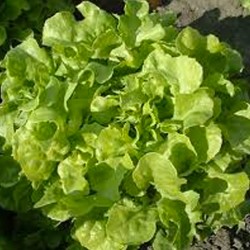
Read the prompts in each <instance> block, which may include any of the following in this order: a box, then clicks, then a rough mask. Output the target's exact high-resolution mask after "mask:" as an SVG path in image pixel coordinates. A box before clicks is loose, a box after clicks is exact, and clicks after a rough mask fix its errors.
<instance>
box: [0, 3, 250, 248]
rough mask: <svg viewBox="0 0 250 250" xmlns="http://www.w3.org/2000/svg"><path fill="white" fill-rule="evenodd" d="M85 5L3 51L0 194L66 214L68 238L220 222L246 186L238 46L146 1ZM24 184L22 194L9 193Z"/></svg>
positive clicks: (119, 242)
mask: <svg viewBox="0 0 250 250" xmlns="http://www.w3.org/2000/svg"><path fill="white" fill-rule="evenodd" d="M77 8H78V10H79V12H80V13H81V14H82V16H83V18H82V19H81V18H78V20H76V19H75V17H74V15H73V14H71V13H70V12H67V11H63V12H59V13H57V14H55V15H54V16H52V17H51V18H49V19H48V20H47V21H46V22H45V24H44V27H43V35H42V45H39V43H38V42H37V41H36V40H35V39H34V38H32V37H28V38H27V39H26V40H25V41H24V42H23V43H21V44H20V45H18V46H16V47H15V48H12V49H11V50H10V51H9V52H8V53H7V54H6V56H5V58H4V60H3V61H2V63H1V77H0V83H1V95H2V100H3V101H2V103H1V105H0V136H1V137H2V138H3V139H4V143H3V149H4V150H7V151H8V152H9V155H8V157H7V158H6V156H2V155H0V163H1V166H0V173H1V176H2V177H0V205H1V206H3V207H7V208H10V209H12V210H15V208H17V209H19V208H20V207H22V209H23V210H25V211H26V210H28V209H31V208H33V209H36V210H38V211H40V212H42V213H43V215H44V216H46V217H48V218H50V219H51V220H53V221H55V222H56V223H57V225H60V224H63V223H67V225H69V228H70V229H71V236H72V241H77V242H78V243H74V242H73V243H72V242H71V243H72V244H71V243H70V245H71V246H69V248H68V249H81V248H82V249H90V250H92V249H93V250H96V249H99V250H104V249H105V250H106V249H112V250H125V249H130V248H131V249H137V248H138V247H139V246H140V245H142V244H144V243H147V244H152V246H153V247H154V248H155V249H157V250H163V249H164V250H165V249H171V250H174V249H176V250H183V249H188V248H189V245H190V243H191V242H192V239H193V237H194V236H196V237H198V235H199V230H198V228H197V223H198V224H202V223H203V224H206V226H207V227H210V228H212V229H213V228H215V227H217V226H218V225H222V224H223V222H225V220H226V217H227V218H232V217H234V216H233V215H232V214H231V213H233V214H234V213H235V211H237V209H239V207H240V205H241V204H242V202H243V201H244V196H245V193H246V192H247V190H248V189H249V178H248V176H247V173H246V172H245V169H244V168H245V165H244V164H245V159H247V155H248V154H249V152H250V137H249V134H250V112H249V105H250V101H249V96H248V93H247V91H248V87H247V83H245V82H244V81H235V80H233V77H232V76H234V75H235V73H240V72H241V71H242V69H243V65H242V62H241V57H240V55H239V54H238V52H236V51H234V50H233V49H231V48H230V47H229V46H228V45H227V44H225V43H222V42H220V41H219V39H218V38H216V37H215V36H213V35H208V36H202V35H201V34H199V32H198V31H196V30H194V29H192V28H189V27H187V28H184V29H183V30H181V31H179V30H178V29H176V28H175V27H174V21H175V14H173V13H170V12H166V13H158V12H153V13H149V6H148V3H147V1H144V0H133V1H132V0H128V1H126V5H125V13H124V14H122V15H114V14H110V13H107V12H105V11H104V10H101V9H100V8H98V7H97V6H95V5H94V4H93V3H90V2H87V1H84V2H83V3H81V4H80V5H78V6H77ZM0 37H1V36H0ZM14 160H15V163H14ZM8 165H10V166H8ZM25 187H28V188H27V190H28V191H27V192H28V197H29V199H27V200H26V201H27V202H26V203H27V207H24V208H23V203H22V202H21V201H20V200H18V199H17V200H16V207H15V206H14V205H13V200H11V199H12V198H9V199H8V197H7V196H6V194H7V193H8V192H9V191H11V192H13V193H14V194H15V195H17V194H18V195H19V193H18V189H19V190H24V188H25ZM26 194H27V193H26ZM24 196H25V193H24ZM11 197H12V196H11ZM25 197H27V196H25ZM15 198H16V196H15ZM14 201H15V200H14ZM24 201H25V199H24ZM20 209H21V208H20ZM231 215H232V216H231ZM215 218H221V220H217V221H216V220H215Z"/></svg>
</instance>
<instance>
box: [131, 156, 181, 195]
mask: <svg viewBox="0 0 250 250" xmlns="http://www.w3.org/2000/svg"><path fill="white" fill-rule="evenodd" d="M133 179H134V181H135V183H136V185H137V186H138V187H139V188H140V189H144V190H145V189H147V188H148V187H149V185H150V184H151V183H152V184H153V185H155V187H156V189H157V190H158V191H159V192H160V193H161V195H163V196H164V197H176V196H178V195H179V193H180V186H181V185H182V184H183V183H185V180H184V179H180V178H178V176H177V171H176V169H175V167H174V166H173V165H172V163H171V162H170V161H169V160H168V159H167V157H165V156H163V155H161V154H159V153H154V152H151V153H147V154H145V155H144V156H143V157H141V159H140V160H139V162H138V165H137V167H136V169H135V170H134V172H133Z"/></svg>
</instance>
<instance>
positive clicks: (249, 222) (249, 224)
mask: <svg viewBox="0 0 250 250" xmlns="http://www.w3.org/2000/svg"><path fill="white" fill-rule="evenodd" d="M244 222H245V225H244V226H243V228H238V227H237V226H235V227H233V228H228V227H222V228H221V229H219V230H218V231H217V232H216V234H212V235H211V236H210V237H209V238H208V239H207V240H205V241H203V242H196V243H194V244H193V246H192V247H191V248H190V250H249V249H250V215H247V216H246V217H245V220H244Z"/></svg>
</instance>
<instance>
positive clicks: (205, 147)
mask: <svg viewBox="0 0 250 250" xmlns="http://www.w3.org/2000/svg"><path fill="white" fill-rule="evenodd" d="M187 136H188V137H189V138H190V141H191V143H192V145H193V146H194V148H195V151H196V152H197V156H198V158H199V161H201V162H208V161H210V160H211V159H213V158H214V157H215V155H216V154H217V153H219V151H220V149H221V145H222V135H221V130H220V128H219V127H218V126H217V125H216V124H213V123H211V124H209V126H207V127H201V126H200V127H192V128H190V129H189V130H188V132H187Z"/></svg>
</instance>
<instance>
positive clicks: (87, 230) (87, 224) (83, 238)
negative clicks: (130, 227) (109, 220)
mask: <svg viewBox="0 0 250 250" xmlns="http://www.w3.org/2000/svg"><path fill="white" fill-rule="evenodd" d="M73 237H74V238H76V239H77V240H78V241H79V242H80V243H81V245H82V246H84V247H86V248H87V249H89V250H106V249H110V250H123V249H125V246H123V245H122V244H119V243H118V242H115V241H113V240H112V239H111V238H110V237H109V236H107V233H106V221H105V220H99V221H90V220H89V221H80V220H79V221H76V223H75V232H74V234H73Z"/></svg>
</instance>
